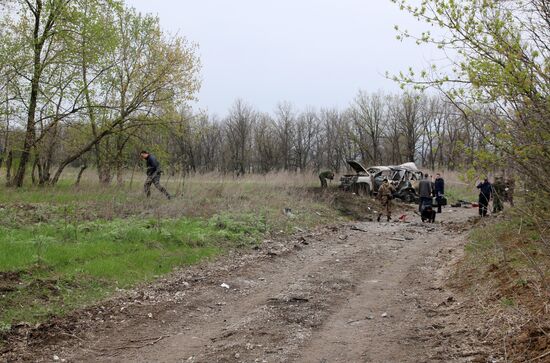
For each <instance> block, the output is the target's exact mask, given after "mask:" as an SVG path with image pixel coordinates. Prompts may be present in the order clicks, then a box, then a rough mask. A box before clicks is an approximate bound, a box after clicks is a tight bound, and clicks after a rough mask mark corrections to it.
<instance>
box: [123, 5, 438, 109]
mask: <svg viewBox="0 0 550 363" xmlns="http://www.w3.org/2000/svg"><path fill="white" fill-rule="evenodd" d="M126 1H127V3H128V4H129V5H131V6H133V7H135V8H136V9H137V10H139V11H140V12H148V13H153V14H156V15H158V16H159V18H160V21H161V24H162V26H163V28H164V29H165V30H167V31H168V32H170V33H177V34H178V35H182V36H185V37H186V38H187V39H189V40H190V41H193V42H197V43H198V44H199V47H200V50H199V54H200V57H201V61H202V65H203V69H202V72H201V78H202V89H201V92H200V94H199V102H198V106H199V107H200V108H203V109H207V110H208V111H209V112H211V113H216V114H218V115H220V116H223V115H225V114H226V112H227V110H228V109H229V107H230V106H231V105H232V103H233V102H234V101H235V99H237V98H241V99H243V100H245V101H246V102H248V103H250V104H251V105H253V106H255V107H256V108H258V109H259V110H262V111H267V112H269V111H272V110H273V109H274V108H275V106H276V105H277V103H278V102H280V101H288V102H291V103H292V104H294V105H295V106H296V107H297V108H300V109H303V108H305V107H307V106H312V107H317V108H319V107H332V106H336V107H340V108H343V107H346V106H348V105H349V104H350V102H351V100H352V99H353V97H354V96H355V94H356V93H357V91H358V90H359V89H364V90H367V91H372V92H374V91H377V90H385V91H388V92H392V91H398V87H397V85H395V84H394V83H393V82H392V81H390V80H387V79H385V77H384V74H385V72H386V71H389V72H393V73H395V72H398V71H399V70H406V69H407V68H408V67H409V66H416V67H420V66H423V65H425V64H426V62H427V61H428V60H430V59H431V58H433V57H434V51H428V50H426V49H423V48H420V47H418V46H416V45H415V44H414V43H413V42H408V41H407V42H403V43H401V42H399V41H397V40H396V39H395V35H396V33H395V30H394V29H393V27H394V25H396V24H399V25H400V27H402V28H408V29H411V30H423V29H424V27H423V26H422V25H421V24H418V23H417V22H416V21H415V20H413V19H411V18H410V17H409V16H408V15H407V14H406V13H403V12H401V11H399V10H398V9H397V7H396V6H395V5H394V4H393V3H391V2H390V1H389V0H193V1H190V0H154V1H152V0H126Z"/></svg>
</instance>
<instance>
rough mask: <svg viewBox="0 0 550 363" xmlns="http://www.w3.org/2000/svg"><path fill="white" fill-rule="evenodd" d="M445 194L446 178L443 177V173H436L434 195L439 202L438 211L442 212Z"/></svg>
mask: <svg viewBox="0 0 550 363" xmlns="http://www.w3.org/2000/svg"><path fill="white" fill-rule="evenodd" d="M444 194H445V180H443V178H442V177H441V174H439V173H438V174H436V176H435V182H434V196H435V200H436V202H437V213H441V206H442V205H443V196H444Z"/></svg>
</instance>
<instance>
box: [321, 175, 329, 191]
mask: <svg viewBox="0 0 550 363" xmlns="http://www.w3.org/2000/svg"><path fill="white" fill-rule="evenodd" d="M319 180H321V189H326V188H328V184H327V180H326V179H325V178H323V177H321V176H320V177H319Z"/></svg>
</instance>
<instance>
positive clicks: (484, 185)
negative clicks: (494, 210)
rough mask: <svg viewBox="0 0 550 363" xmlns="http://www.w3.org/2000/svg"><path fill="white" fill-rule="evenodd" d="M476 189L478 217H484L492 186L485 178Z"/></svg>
mask: <svg viewBox="0 0 550 363" xmlns="http://www.w3.org/2000/svg"><path fill="white" fill-rule="evenodd" d="M477 189H479V215H480V216H482V217H485V216H487V208H488V207H489V201H490V200H491V196H492V194H493V186H492V185H491V183H489V179H487V178H485V180H483V182H481V183H479V184H478V185H477Z"/></svg>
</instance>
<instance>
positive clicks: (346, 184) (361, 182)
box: [340, 160, 373, 196]
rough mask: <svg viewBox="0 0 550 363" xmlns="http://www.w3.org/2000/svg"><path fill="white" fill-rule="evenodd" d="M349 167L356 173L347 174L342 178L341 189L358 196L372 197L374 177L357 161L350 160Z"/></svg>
mask: <svg viewBox="0 0 550 363" xmlns="http://www.w3.org/2000/svg"><path fill="white" fill-rule="evenodd" d="M348 165H349V166H350V167H351V168H352V169H353V170H354V171H355V174H346V175H344V176H342V177H341V178H340V188H342V189H343V190H345V191H351V192H353V193H355V194H357V195H365V196H368V195H372V191H373V184H372V183H373V179H372V175H371V174H370V173H369V172H368V171H367V170H366V169H365V167H363V165H361V164H360V163H358V162H357V161H355V160H348Z"/></svg>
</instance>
